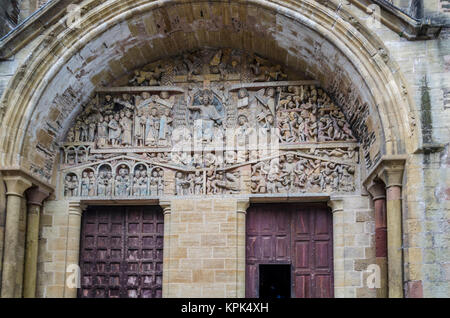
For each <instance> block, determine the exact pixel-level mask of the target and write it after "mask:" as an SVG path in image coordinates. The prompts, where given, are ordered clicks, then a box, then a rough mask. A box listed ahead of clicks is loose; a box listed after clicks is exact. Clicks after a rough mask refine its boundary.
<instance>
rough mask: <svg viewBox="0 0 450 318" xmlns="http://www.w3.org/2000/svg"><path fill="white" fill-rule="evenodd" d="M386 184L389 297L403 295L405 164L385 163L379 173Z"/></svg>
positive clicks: (400, 296)
mask: <svg viewBox="0 0 450 318" xmlns="http://www.w3.org/2000/svg"><path fill="white" fill-rule="evenodd" d="M379 176H380V178H381V179H382V180H383V181H384V184H385V185H386V201H387V202H386V214H387V248H388V279H389V284H388V285H389V298H402V297H403V253H402V180H403V164H396V163H392V164H389V163H387V164H385V165H384V167H383V169H382V170H381V172H380V174H379Z"/></svg>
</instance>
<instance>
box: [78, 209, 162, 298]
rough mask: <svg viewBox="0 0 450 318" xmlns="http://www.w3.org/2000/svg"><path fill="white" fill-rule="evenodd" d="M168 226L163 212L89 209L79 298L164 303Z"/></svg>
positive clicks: (83, 235) (83, 233)
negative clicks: (163, 290) (159, 301)
mask: <svg viewBox="0 0 450 318" xmlns="http://www.w3.org/2000/svg"><path fill="white" fill-rule="evenodd" d="M163 225H164V224H163V214H162V212H161V209H160V207H158V206H130V207H115V206H103V207H90V208H89V209H88V210H87V211H86V212H85V213H84V214H83V220H82V231H81V251H80V267H81V289H80V290H79V297H87V298H97V297H112V298H115V297H132V298H159V297H161V289H162V261H163V236H164V233H163V231H164V226H163Z"/></svg>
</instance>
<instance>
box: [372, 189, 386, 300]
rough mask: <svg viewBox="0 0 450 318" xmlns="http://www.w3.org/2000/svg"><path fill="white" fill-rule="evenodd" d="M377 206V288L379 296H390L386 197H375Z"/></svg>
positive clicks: (375, 205)
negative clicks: (378, 270)
mask: <svg viewBox="0 0 450 318" xmlns="http://www.w3.org/2000/svg"><path fill="white" fill-rule="evenodd" d="M374 207H375V257H376V263H377V265H378V266H379V267H380V276H381V277H380V280H381V281H380V288H378V289H377V297H378V298H387V297H388V282H387V278H388V275H387V224H386V198H385V197H380V198H374Z"/></svg>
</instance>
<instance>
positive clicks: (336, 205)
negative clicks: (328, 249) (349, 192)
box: [328, 198, 345, 298]
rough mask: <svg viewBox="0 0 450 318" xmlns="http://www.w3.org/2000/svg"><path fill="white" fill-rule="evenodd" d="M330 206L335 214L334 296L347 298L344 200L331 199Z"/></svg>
mask: <svg viewBox="0 0 450 318" xmlns="http://www.w3.org/2000/svg"><path fill="white" fill-rule="evenodd" d="M328 206H329V207H330V208H331V212H332V213H333V262H334V264H333V267H334V275H333V276H334V296H335V297H336V298H337V297H345V288H344V286H345V277H344V275H345V270H344V257H345V256H344V245H345V244H344V200H343V199H342V198H330V200H329V201H328Z"/></svg>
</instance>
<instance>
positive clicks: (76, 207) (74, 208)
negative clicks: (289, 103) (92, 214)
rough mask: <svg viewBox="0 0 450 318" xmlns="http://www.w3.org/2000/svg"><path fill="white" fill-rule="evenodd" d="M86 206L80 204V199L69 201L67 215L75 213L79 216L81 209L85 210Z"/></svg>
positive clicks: (81, 212)
mask: <svg viewBox="0 0 450 318" xmlns="http://www.w3.org/2000/svg"><path fill="white" fill-rule="evenodd" d="M86 208H87V206H86V205H85V204H82V203H81V202H80V201H70V202H69V215H77V216H80V217H81V215H82V214H83V211H84V210H86Z"/></svg>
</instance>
